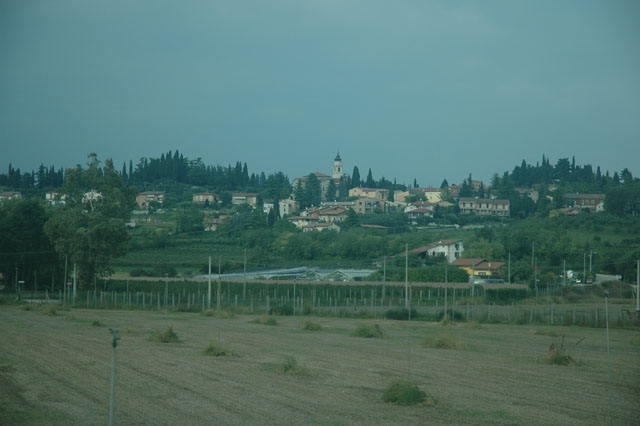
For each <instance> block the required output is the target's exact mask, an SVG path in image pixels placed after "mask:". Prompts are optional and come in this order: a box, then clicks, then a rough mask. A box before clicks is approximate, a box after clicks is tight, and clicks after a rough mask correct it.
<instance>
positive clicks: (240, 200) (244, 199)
mask: <svg viewBox="0 0 640 426" xmlns="http://www.w3.org/2000/svg"><path fill="white" fill-rule="evenodd" d="M231 204H233V205H234V206H239V205H241V204H249V205H250V206H251V207H253V208H254V209H255V208H256V206H257V205H258V194H256V193H243V192H236V193H234V194H232V196H231Z"/></svg>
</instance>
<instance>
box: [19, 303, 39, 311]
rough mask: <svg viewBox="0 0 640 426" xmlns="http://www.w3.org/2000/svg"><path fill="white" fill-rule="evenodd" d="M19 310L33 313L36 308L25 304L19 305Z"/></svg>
mask: <svg viewBox="0 0 640 426" xmlns="http://www.w3.org/2000/svg"><path fill="white" fill-rule="evenodd" d="M20 309H21V310H23V311H35V310H36V309H38V308H37V307H35V306H34V305H31V304H25V305H20Z"/></svg>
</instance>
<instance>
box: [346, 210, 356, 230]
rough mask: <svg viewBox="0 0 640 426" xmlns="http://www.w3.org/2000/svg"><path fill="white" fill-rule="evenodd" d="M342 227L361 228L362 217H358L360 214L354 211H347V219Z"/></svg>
mask: <svg viewBox="0 0 640 426" xmlns="http://www.w3.org/2000/svg"><path fill="white" fill-rule="evenodd" d="M342 225H343V227H344V228H345V229H348V228H355V227H357V226H360V217H359V216H358V213H356V212H355V210H353V209H349V210H347V217H346V218H345V220H344V222H342Z"/></svg>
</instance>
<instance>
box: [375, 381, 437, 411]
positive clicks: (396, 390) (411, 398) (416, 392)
mask: <svg viewBox="0 0 640 426" xmlns="http://www.w3.org/2000/svg"><path fill="white" fill-rule="evenodd" d="M429 399H431V398H429ZM382 400H383V401H384V402H391V403H393V404H397V405H403V406H408V405H418V404H423V403H424V402H425V401H427V393H426V392H425V391H423V390H422V389H420V388H419V387H418V386H416V385H414V384H413V383H411V382H408V381H406V380H398V381H396V382H393V383H391V384H390V385H389V387H387V389H386V390H385V391H384V394H383V395H382Z"/></svg>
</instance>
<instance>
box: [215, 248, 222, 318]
mask: <svg viewBox="0 0 640 426" xmlns="http://www.w3.org/2000/svg"><path fill="white" fill-rule="evenodd" d="M221 273H222V256H218V291H217V294H216V310H217V311H219V310H220V286H221V285H222V283H221V282H220V274H221Z"/></svg>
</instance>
